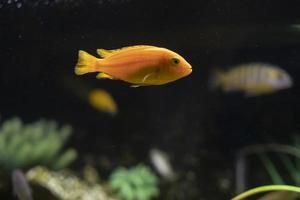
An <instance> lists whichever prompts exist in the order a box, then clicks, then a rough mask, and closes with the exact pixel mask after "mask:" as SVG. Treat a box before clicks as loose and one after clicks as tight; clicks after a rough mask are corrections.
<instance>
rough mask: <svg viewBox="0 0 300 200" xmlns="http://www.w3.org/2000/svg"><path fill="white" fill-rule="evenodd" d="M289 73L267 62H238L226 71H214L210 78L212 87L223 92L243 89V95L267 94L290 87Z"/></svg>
mask: <svg viewBox="0 0 300 200" xmlns="http://www.w3.org/2000/svg"><path fill="white" fill-rule="evenodd" d="M292 84H293V81H292V78H291V77H290V75H289V74H288V73H287V72H286V71H284V70H283V69H281V68H279V67H278V66H274V65H271V64H267V63H248V64H240V65H237V66H235V67H233V68H232V69H230V70H228V71H216V72H215V73H214V75H213V78H212V80H211V86H212V88H221V89H222V90H223V91H224V92H231V91H243V92H244V93H245V96H248V97H249V96H257V95H261V94H268V93H272V92H275V91H277V90H280V89H285V88H289V87H291V86H292Z"/></svg>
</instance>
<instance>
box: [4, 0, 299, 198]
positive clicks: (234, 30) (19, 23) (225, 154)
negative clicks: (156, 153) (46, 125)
mask: <svg viewBox="0 0 300 200" xmlns="http://www.w3.org/2000/svg"><path fill="white" fill-rule="evenodd" d="M20 2H22V5H21V7H20V5H17V3H20ZM35 2H38V3H34V1H20V0H19V1H18V2H15V1H12V2H11V3H10V4H8V1H3V0H1V6H0V7H1V8H0V29H1V30H0V47H1V48H0V52H1V53H0V60H1V64H0V68H1V71H0V92H1V95H0V97H1V98H0V114H1V118H2V119H7V118H9V117H12V116H20V117H21V118H22V119H23V120H25V121H26V122H30V121H33V120H36V119H39V118H41V117H43V118H49V119H55V120H58V121H59V122H61V123H70V124H72V125H73V126H74V133H73V136H72V139H71V142H70V143H71V145H72V146H74V147H75V148H77V149H78V151H79V153H80V154H82V155H83V157H84V156H86V155H93V156H94V157H97V156H101V155H105V156H106V157H108V158H109V159H110V160H111V161H112V163H113V165H115V166H118V165H121V164H125V165H132V164H135V163H136V162H139V161H144V162H148V151H149V149H150V148H152V147H158V148H160V149H163V150H165V151H166V152H168V153H169V154H170V156H171V158H172V162H173V165H174V167H175V168H176V169H177V170H178V171H180V172H182V173H185V172H188V171H194V172H196V175H195V176H196V178H195V180H194V183H195V186H197V188H201V189H199V190H200V192H198V193H197V194H195V196H197V195H198V197H199V196H204V197H211V196H213V195H215V194H214V193H215V192H216V191H217V190H218V188H217V186H216V185H217V180H218V177H222V176H225V177H226V176H229V178H232V171H231V172H230V173H229V174H230V175H227V174H228V171H230V170H233V163H234V155H235V152H236V150H237V149H239V148H241V147H243V146H245V145H247V144H256V143H262V142H268V141H275V142H289V141H290V139H291V138H290V136H291V135H292V133H295V132H297V131H298V132H299V129H300V123H299V122H300V121H299V114H300V104H299V100H300V96H299V95H300V93H299V83H298V81H299V78H298V77H299V75H300V29H299V30H298V31H297V30H296V29H291V28H290V26H291V25H293V24H297V23H300V9H299V8H300V3H299V2H297V1H288V3H283V1H262V0H254V1H221V0H210V1H203V0H201V1H178V2H177V1H168V0H160V1H158V0H152V1H137V0H128V1H118V0H115V1H108V0H103V1H91V0H90V1H80V0H78V1H76V0H74V1H63V0H61V1H35ZM18 7H20V8H18ZM136 44H150V45H155V46H163V47H166V48H169V49H172V50H174V51H176V52H178V53H179V54H181V55H183V56H184V57H185V58H186V59H187V60H188V61H189V63H191V65H192V66H193V73H192V75H191V76H189V77H187V78H184V79H182V80H178V81H176V82H174V83H171V84H168V85H163V86H153V87H140V88H130V87H128V85H127V84H125V83H123V82H119V81H105V80H104V81H99V80H96V79H95V78H94V74H93V75H86V76H81V77H79V76H76V75H75V74H74V66H75V63H76V61H77V52H78V50H79V49H82V50H86V51H88V52H89V53H92V54H94V55H95V50H96V49H97V48H107V49H115V48H119V47H123V46H130V45H136ZM253 61H260V62H269V63H272V64H277V65H279V66H281V67H282V68H283V69H285V70H287V71H288V72H289V73H290V74H291V76H292V77H293V79H294V82H295V83H294V87H293V88H292V89H289V90H285V91H280V92H278V93H274V94H271V95H266V96H261V97H256V98H248V99H245V98H244V97H243V96H241V95H239V94H229V95H224V94H222V93H220V92H212V91H210V90H209V89H208V88H207V80H208V78H209V74H210V70H211V69H213V68H214V67H219V68H224V69H226V68H230V66H232V65H233V64H238V63H241V62H253ZM80 84H85V85H88V86H89V87H101V88H104V89H106V90H108V91H109V92H110V93H111V94H112V95H113V96H114V97H115V99H116V101H117V103H118V105H119V110H120V111H119V114H118V115H117V116H115V117H109V116H107V115H105V114H103V113H99V112H97V111H96V110H94V109H93V108H91V107H90V106H89V105H88V104H87V103H86V102H85V101H82V100H81V99H79V98H78V96H76V95H75V94H74V88H76V87H77V85H80ZM72 85H73V87H72ZM72 90H73V91H72ZM75 90H76V89H75ZM78 90H79V88H78ZM75 93H76V92H75ZM124 154H129V155H131V156H130V157H131V158H132V159H131V160H130V159H129V161H128V159H127V160H126V159H123V157H124ZM82 162H84V161H83V160H79V161H78V162H77V163H75V167H76V166H77V167H78V168H79V167H80V166H81V164H82ZM100 167H101V166H100ZM108 171H109V170H107V171H105V169H104V172H105V173H107V172H108ZM105 173H104V174H105ZM232 184H234V183H232ZM187 187H188V186H187ZM183 190H185V189H184V187H183ZM186 191H188V189H186ZM183 199H184V198H183ZM190 199H192V198H190ZM195 199H197V198H195Z"/></svg>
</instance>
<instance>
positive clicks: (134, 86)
mask: <svg viewBox="0 0 300 200" xmlns="http://www.w3.org/2000/svg"><path fill="white" fill-rule="evenodd" d="M141 86H142V85H131V86H130V87H132V88H137V87H141Z"/></svg>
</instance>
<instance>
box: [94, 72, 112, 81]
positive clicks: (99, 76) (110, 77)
mask: <svg viewBox="0 0 300 200" xmlns="http://www.w3.org/2000/svg"><path fill="white" fill-rule="evenodd" d="M96 78H97V79H111V80H114V79H115V78H114V77H112V76H110V75H108V74H105V73H103V72H101V73H98V74H97V76H96Z"/></svg>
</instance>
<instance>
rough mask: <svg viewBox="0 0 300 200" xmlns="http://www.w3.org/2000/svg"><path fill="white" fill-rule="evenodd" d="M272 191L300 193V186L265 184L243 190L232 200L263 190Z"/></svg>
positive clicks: (240, 199) (238, 199)
mask: <svg viewBox="0 0 300 200" xmlns="http://www.w3.org/2000/svg"><path fill="white" fill-rule="evenodd" d="M270 191H288V192H296V193H300V187H296V186H292V185H264V186H259V187H256V188H252V189H250V190H247V191H246V192H243V193H241V194H239V195H237V196H236V197H234V198H232V199H231V200H242V199H245V198H247V197H249V196H252V195H255V194H258V193H262V192H270Z"/></svg>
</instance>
